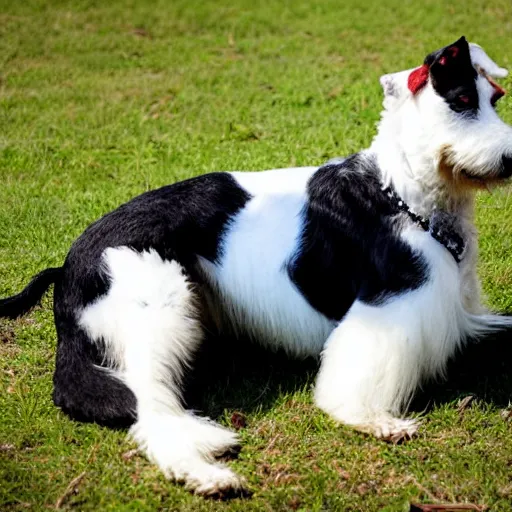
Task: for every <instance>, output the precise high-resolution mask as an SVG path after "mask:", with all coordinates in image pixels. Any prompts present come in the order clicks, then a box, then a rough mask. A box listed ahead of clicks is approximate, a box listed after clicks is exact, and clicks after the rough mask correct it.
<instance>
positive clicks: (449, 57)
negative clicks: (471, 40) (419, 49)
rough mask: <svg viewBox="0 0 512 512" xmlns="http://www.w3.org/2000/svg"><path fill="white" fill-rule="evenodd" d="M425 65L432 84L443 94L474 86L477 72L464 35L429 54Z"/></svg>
mask: <svg viewBox="0 0 512 512" xmlns="http://www.w3.org/2000/svg"><path fill="white" fill-rule="evenodd" d="M424 65H425V66H428V70H429V72H430V77H431V82H432V86H433V87H434V89H435V90H436V91H437V93H438V94H440V95H441V96H444V97H446V96H447V95H449V94H450V93H451V92H452V91H454V90H456V89H459V88H460V87H473V88H474V84H475V78H476V76H477V72H476V69H475V68H474V67H473V64H472V62H471V55H470V52H469V44H468V42H467V41H466V38H465V37H464V36H462V37H461V38H460V39H459V40H457V41H455V42H454V43H452V44H450V45H448V46H445V47H444V48H441V49H440V50H437V51H435V52H432V53H431V54H429V55H427V57H426V58H425V62H424ZM475 93H476V91H475Z"/></svg>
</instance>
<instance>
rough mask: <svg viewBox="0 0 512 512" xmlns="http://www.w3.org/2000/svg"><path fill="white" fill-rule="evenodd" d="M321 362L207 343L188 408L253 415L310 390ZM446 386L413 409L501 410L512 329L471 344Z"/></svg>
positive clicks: (511, 359) (511, 378)
mask: <svg viewBox="0 0 512 512" xmlns="http://www.w3.org/2000/svg"><path fill="white" fill-rule="evenodd" d="M318 366H319V363H318V361H317V360H315V359H312V358H310V359H306V360H302V361H299V360H296V359H292V358H288V357H287V356H286V354H285V353H284V352H277V353H274V352H272V351H270V350H268V349H264V348H262V347H259V346H257V345H255V344H253V343H251V342H249V341H247V340H245V339H238V340H237V339H227V340H222V341H220V340H218V339H214V338H212V339H209V340H208V341H207V342H206V343H205V346H204V347H203V350H202V351H201V352H200V354H199V355H198V358H197V361H196V364H195V368H194V370H193V371H192V372H191V374H190V375H189V378H188V385H187V395H186V401H187V405H188V406H189V407H191V408H193V409H195V410H197V411H198V412H200V413H202V414H205V415H208V416H210V417H212V418H218V417H219V415H221V414H223V411H224V410H226V409H227V410H233V411H239V412H241V413H251V412H255V411H266V410H269V409H271V408H272V407H273V406H274V405H275V402H276V400H278V399H279V397H280V396H282V395H283V394H287V393H293V392H294V391H297V390H300V389H308V390H311V388H312V386H313V384H314V380H315V376H316V373H317V371H318ZM447 375H448V378H447V380H446V381H440V382H433V383H429V384H428V385H426V386H425V387H424V389H423V390H422V391H421V392H419V393H418V395H417V396H416V397H415V399H414V401H413V403H412V406H411V410H412V411H417V412H419V411H428V410H429V409H431V408H433V407H434V406H435V405H439V404H442V403H446V402H453V401H454V400H457V399H459V398H462V397H465V396H467V395H474V396H475V397H476V398H478V399H479V400H481V401H482V402H485V403H488V404H490V405H493V406H495V407H499V408H503V407H507V406H508V405H509V402H510V401H511V399H512V330H508V331H505V332H502V333H500V334H497V335H495V336H492V337H487V338H485V339H482V340H480V341H478V342H471V343H468V345H467V346H466V347H465V348H464V349H463V350H462V351H461V353H460V354H458V356H457V357H456V358H455V359H454V360H453V361H451V362H450V364H449V366H448V373H447Z"/></svg>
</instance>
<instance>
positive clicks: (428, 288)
mask: <svg viewBox="0 0 512 512" xmlns="http://www.w3.org/2000/svg"><path fill="white" fill-rule="evenodd" d="M506 73H507V72H506V70H504V69H502V68H500V67H499V66H498V65H497V64H496V63H495V62H493V61H492V60H491V59H490V57H489V56H488V55H487V54H486V53H485V52H484V50H483V49H482V48H481V47H479V46H477V45H475V44H470V43H468V42H467V41H466V39H465V38H464V37H462V38H460V39H459V40H458V41H456V42H454V43H453V44H450V45H448V46H446V47H444V48H442V49H440V50H438V51H435V52H433V53H431V54H429V55H428V56H427V57H426V58H425V60H424V63H423V64H422V65H421V66H419V67H417V68H414V69H411V70H407V71H403V72H399V73H395V74H390V75H385V76H383V77H382V78H381V80H380V82H381V85H382V87H383V90H384V110H383V113H382V117H381V120H380V122H379V124H378V132H377V135H376V136H375V139H374V140H373V142H372V144H371V145H370V147H369V148H368V149H364V150H362V151H360V152H359V153H357V154H355V155H352V156H350V157H348V158H346V159H342V160H339V161H334V162H330V163H328V164H326V165H324V166H322V167H320V168H319V167H305V168H294V169H278V170H271V171H265V172H229V173H222V172H218V173H211V174H207V175H203V176H199V177H195V178H192V179H189V180H186V181H183V182H179V183H175V184H173V185H170V186H166V187H163V188H160V189H158V190H153V191H149V192H146V193H144V194H142V195H140V196H138V197H136V198H135V199H133V200H131V201H130V202H128V203H126V204H124V205H122V206H120V207H119V208H118V209H116V210H114V211H113V212H111V213H108V214H107V215H105V216H104V217H102V218H101V219H100V220H98V221H97V222H95V223H93V224H92V225H91V226H89V227H88V228H87V229H86V230H85V232H84V233H83V234H82V235H81V236H80V237H79V238H78V239H77V240H76V241H75V242H74V244H73V245H72V247H71V249H70V251H69V253H68V255H67V257H66V260H65V262H64V264H63V266H62V267H60V268H50V269H46V270H44V271H43V272H41V273H40V274H38V275H37V276H35V277H34V278H33V280H32V281H31V282H30V284H29V285H28V286H27V287H26V288H25V289H24V290H23V291H22V292H21V293H20V294H18V295H15V296H13V297H10V298H7V299H3V300H2V301H0V316H3V317H17V316H20V315H22V314H25V313H26V312H28V311H29V310H30V308H32V307H33V306H34V305H35V304H37V302H38V301H39V300H40V298H41V296H42V294H43V293H44V292H45V291H46V290H47V289H48V287H49V286H50V285H51V284H53V283H54V285H55V286H54V313H55V325H56V330H57V336H58V346H57V355H56V367H55V374H54V394H53V399H54V402H55V404H56V405H57V406H59V407H60V408H61V409H62V410H63V411H64V412H65V413H67V414H68V415H69V416H71V417H72V418H75V419H78V420H83V421H95V422H98V423H102V424H108V425H114V424H131V429H130V435H131V437H132V438H133V439H135V441H136V442H137V443H138V445H139V446H140V447H141V449H143V450H144V452H145V453H146V455H147V456H148V458H149V459H150V460H152V461H153V462H154V463H156V464H157V465H158V466H159V467H160V468H161V470H162V471H163V472H164V473H165V475H167V476H168V477H169V478H172V479H174V480H177V481H181V482H183V483H184V484H185V485H186V486H187V487H188V488H190V489H191V490H193V491H194V492H196V493H199V494H204V495H211V494H217V493H226V492H233V491H237V490H240V489H242V488H243V487H244V481H243V479H242V478H240V477H239V476H238V475H236V474H235V473H234V472H233V471H232V470H231V469H230V468H229V467H227V466H225V465H223V464H221V463H220V462H218V461H217V460H216V458H217V457H218V456H219V455H221V454H222V453H224V452H226V451H227V450H230V449H232V448H233V447H234V446H236V445H237V443H238V440H237V436H236V435H235V433H233V432H231V431H229V430H228V429H226V428H224V427H222V426H220V425H218V424H216V423H215V422H213V421H211V420H209V419H207V418H201V417H199V416H196V415H195V414H193V413H192V412H191V411H189V410H187V409H186V408H185V406H184V405H183V403H182V396H183V391H184V390H183V387H184V385H183V382H184V380H183V379H184V373H185V372H186V370H187V368H188V367H189V366H190V365H192V364H193V361H194V355H195V353H196V351H197V350H198V348H199V347H200V345H201V342H202V340H203V336H204V333H205V331H206V330H210V331H212V330H215V331H216V332H218V333H220V334H222V333H225V332H228V331H229V332H234V333H244V334H246V335H249V336H250V337H252V338H254V339H256V340H258V341H259V342H261V343H264V344H265V345H266V346H267V347H269V348H270V349H273V348H277V347H279V348H282V349H284V350H285V351H287V352H288V353H289V354H290V356H295V357H304V356H321V366H320V370H319V374H318V377H317V381H316V385H315V389H314V399H315V402H316V404H317V405H318V407H319V408H320V409H322V410H323V411H325V412H327V413H328V414H329V415H330V416H331V417H333V418H334V419H336V420H338V421H339V422H341V423H344V424H346V425H350V426H352V427H354V428H355V429H357V430H360V431H363V432H366V433H370V434H373V435H374V436H376V437H378V438H382V439H385V440H392V441H397V440H399V439H402V438H409V437H411V436H413V434H414V433H415V432H416V431H417V429H418V422H417V420H416V419H414V418H404V417H403V416H401V414H402V413H403V411H404V410H405V409H406V408H407V406H408V404H409V402H410V400H411V397H412V396H413V394H414V392H415V391H416V390H417V389H418V387H419V386H420V384H421V383H422V382H423V381H424V380H425V379H428V378H432V377H437V376H442V375H443V373H444V370H445V366H446V363H447V361H448V360H449V358H450V357H451V356H452V355H454V353H455V352H456V351H457V350H458V349H459V348H461V347H462V346H463V344H464V343H465V341H466V340H468V339H471V338H475V337H480V336H482V335H484V334H486V333H488V332H491V331H494V330H496V329H502V328H505V327H509V326H510V325H512V320H511V319H510V318H507V317H502V316H499V315H493V314H491V313H489V312H487V311H486V310H485V308H484V307H483V306H482V304H481V300H480V290H479V283H478V278H477V275H476V270H475V267H476V258H477V234H476V229H475V225H474V213H473V212H474V193H475V191H476V190H478V189H481V188H485V187H487V186H490V185H497V184H501V183H503V182H505V181H506V179H507V178H509V177H510V176H511V175H512V127H510V126H508V125H507V124H505V123H504V122H503V121H502V120H501V119H500V118H499V116H498V114H497V113H496V111H495V108H494V106H495V103H496V102H497V101H498V100H499V98H501V97H502V96H503V95H504V90H503V89H502V88H501V87H500V86H499V85H498V84H497V83H496V82H495V81H494V79H493V78H496V77H503V76H505V75H506Z"/></svg>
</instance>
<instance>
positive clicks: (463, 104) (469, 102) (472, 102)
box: [450, 94, 478, 112]
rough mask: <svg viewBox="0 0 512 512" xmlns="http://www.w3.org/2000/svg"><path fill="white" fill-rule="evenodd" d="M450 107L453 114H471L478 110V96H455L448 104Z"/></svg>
mask: <svg viewBox="0 0 512 512" xmlns="http://www.w3.org/2000/svg"><path fill="white" fill-rule="evenodd" d="M450 107H451V108H452V110H455V112H471V111H473V110H475V109H477V108H478V96H477V97H474V96H473V95H472V94H457V95H455V96H454V98H453V99H452V100H451V102H450Z"/></svg>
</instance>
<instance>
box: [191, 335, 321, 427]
mask: <svg viewBox="0 0 512 512" xmlns="http://www.w3.org/2000/svg"><path fill="white" fill-rule="evenodd" d="M317 371H318V361H317V360H315V359H313V358H308V359H305V360H297V359H293V358H290V357H288V356H287V355H286V354H285V353H284V351H279V352H273V351H271V350H269V349H265V348H263V347H260V346H258V345H257V344H255V343H252V342H250V341H249V340H246V339H234V338H226V339H222V340H220V339H216V338H213V337H212V338H211V339H208V340H207V341H206V342H205V343H204V344H203V347H202V350H201V352H200V353H199V354H198V357H197V359H196V362H195V364H194V369H193V371H192V372H191V373H190V375H189V377H188V382H187V387H186V389H187V393H186V397H185V399H186V402H187V406H188V407H191V408H192V409H195V410H197V411H199V412H201V413H202V414H206V415H208V416H210V417H211V418H216V417H218V416H219V415H220V414H222V413H223V411H224V410H225V409H232V410H236V411H239V412H242V413H251V412H255V411H266V410H269V409H271V408H272V407H273V406H274V404H275V402H276V400H277V399H278V398H279V397H280V396H282V395H283V394H287V393H291V392H294V391H297V390H299V389H304V387H306V388H311V385H312V384H313V382H314V377H315V375H316V373H317Z"/></svg>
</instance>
